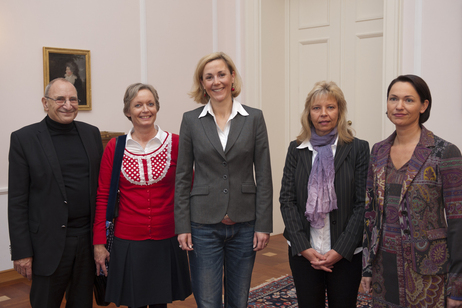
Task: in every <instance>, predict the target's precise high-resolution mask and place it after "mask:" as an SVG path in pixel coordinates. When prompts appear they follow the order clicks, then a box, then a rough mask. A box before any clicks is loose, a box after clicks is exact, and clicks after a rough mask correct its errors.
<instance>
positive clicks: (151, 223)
mask: <svg viewBox="0 0 462 308" xmlns="http://www.w3.org/2000/svg"><path fill="white" fill-rule="evenodd" d="M159 107H160V106H159V97H158V94H157V91H156V90H155V89H154V88H153V87H152V86H151V85H147V84H141V83H136V84H133V85H131V86H129V87H128V88H127V90H126V92H125V96H124V114H125V115H126V116H127V118H128V119H129V120H130V121H132V123H133V128H132V129H131V130H130V131H129V132H128V134H127V141H126V144H125V152H124V157H123V161H122V167H121V172H120V180H119V191H120V200H119V215H118V217H117V218H116V221H115V228H114V229H115V233H114V235H115V237H114V243H113V247H112V252H111V255H110V260H111V262H110V267H109V273H107V272H106V267H105V260H106V259H107V260H109V252H108V251H107V250H106V248H105V246H104V244H105V243H106V227H105V222H106V207H107V201H108V196H109V188H110V182H111V173H112V164H113V159H114V151H115V144H116V143H115V138H114V139H112V140H111V141H109V143H108V145H107V147H106V149H105V151H104V154H103V158H102V161H101V169H100V175H99V186H98V194H97V203H96V216H95V223H94V236H93V244H94V247H95V248H94V249H95V262H96V267H97V272H98V273H99V272H100V269H102V270H103V272H104V274H105V275H107V276H108V284H107V290H106V301H111V302H114V303H115V304H116V305H117V306H119V305H127V306H129V307H146V306H147V305H149V307H151V308H152V307H167V304H166V303H171V302H172V301H175V300H184V299H185V298H186V297H188V296H189V295H190V294H191V285H190V278H189V268H188V260H187V256H186V252H185V251H183V250H181V249H180V248H179V247H178V242H177V240H176V236H175V223H174V219H173V208H174V205H173V199H174V191H175V172H176V162H177V156H178V135H175V134H171V133H169V132H165V131H163V130H162V129H161V128H160V127H159V126H158V125H155V124H154V123H155V120H156V116H157V112H158V111H159Z"/></svg>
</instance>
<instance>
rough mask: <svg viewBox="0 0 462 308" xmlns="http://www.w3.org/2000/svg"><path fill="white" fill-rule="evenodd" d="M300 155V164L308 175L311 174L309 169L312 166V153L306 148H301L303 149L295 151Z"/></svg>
mask: <svg viewBox="0 0 462 308" xmlns="http://www.w3.org/2000/svg"><path fill="white" fill-rule="evenodd" d="M297 151H299V153H300V160H301V161H302V164H303V165H304V166H305V168H306V172H307V174H308V177H309V174H311V168H312V167H313V166H312V160H313V152H312V151H310V150H309V149H308V148H303V149H297Z"/></svg>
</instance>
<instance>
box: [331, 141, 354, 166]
mask: <svg viewBox="0 0 462 308" xmlns="http://www.w3.org/2000/svg"><path fill="white" fill-rule="evenodd" d="M352 147H353V143H352V142H350V143H347V144H338V146H337V150H336V151H335V158H334V168H335V172H337V171H338V169H339V168H340V166H341V165H342V163H343V162H344V161H345V158H346V157H347V156H348V153H350V150H351V148H352Z"/></svg>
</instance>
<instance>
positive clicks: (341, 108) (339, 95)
mask: <svg viewBox="0 0 462 308" xmlns="http://www.w3.org/2000/svg"><path fill="white" fill-rule="evenodd" d="M323 96H327V97H331V98H333V99H335V100H336V101H337V104H338V121H337V132H338V139H339V142H340V143H350V142H352V141H353V139H354V136H353V131H352V130H351V129H350V128H349V127H348V123H347V120H346V114H347V102H346V100H345V97H344V96H343V92H342V90H341V89H340V88H339V87H338V86H337V84H336V83H335V82H333V81H329V82H327V81H319V82H317V83H315V85H314V87H313V89H312V90H311V91H310V93H308V96H307V97H306V100H305V109H304V110H303V113H302V119H301V122H302V130H301V132H300V134H299V135H298V136H297V142H298V143H302V142H303V141H305V140H309V139H311V128H312V127H313V123H312V122H311V117H310V110H311V106H312V105H313V103H314V102H315V101H316V100H317V99H318V98H320V97H323Z"/></svg>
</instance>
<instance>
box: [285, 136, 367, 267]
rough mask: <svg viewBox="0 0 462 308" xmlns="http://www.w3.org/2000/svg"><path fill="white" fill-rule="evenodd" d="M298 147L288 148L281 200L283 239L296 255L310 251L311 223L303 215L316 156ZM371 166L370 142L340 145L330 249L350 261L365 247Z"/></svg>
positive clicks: (358, 141) (355, 140)
mask: <svg viewBox="0 0 462 308" xmlns="http://www.w3.org/2000/svg"><path fill="white" fill-rule="evenodd" d="M298 145H299V144H298V143H297V142H296V141H292V142H291V143H290V145H289V149H288V151H287V157H286V163H285V166H284V173H283V177H282V185H281V194H280V196H279V202H280V204H281V212H282V217H283V219H284V224H285V230H284V237H285V238H286V239H287V240H289V241H290V243H291V248H292V254H293V255H296V254H299V253H300V252H302V251H303V250H306V249H308V248H311V244H310V223H309V222H308V221H307V220H306V217H305V215H304V213H305V208H306V200H307V198H308V191H307V185H308V178H309V176H310V172H311V161H312V154H313V152H312V151H310V150H309V149H308V148H303V149H297V146H298ZM368 163H369V144H368V142H367V141H364V140H360V139H357V138H354V140H353V141H352V142H351V143H346V144H341V143H340V142H339V143H338V145H337V150H336V153H335V158H334V167H335V181H334V185H335V192H336V194H337V207H338V209H337V210H334V211H332V212H331V213H330V215H329V219H330V233H331V247H332V249H334V250H335V251H336V252H338V253H339V254H340V255H342V257H344V258H345V259H347V260H349V261H351V259H352V257H353V253H354V250H355V249H356V248H357V247H361V245H362V232H363V224H364V204H365V196H366V179H367V168H368Z"/></svg>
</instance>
